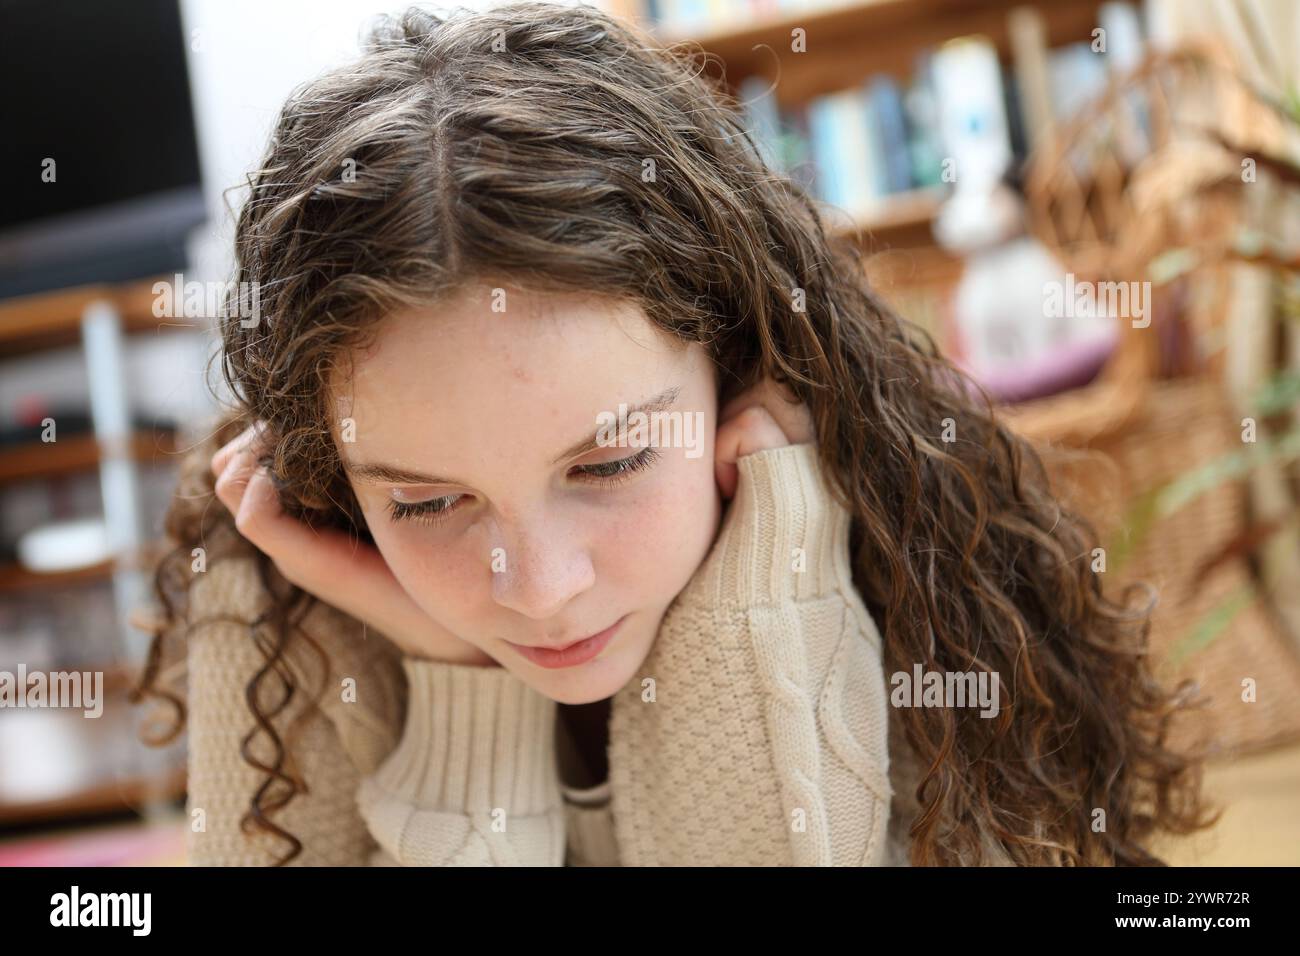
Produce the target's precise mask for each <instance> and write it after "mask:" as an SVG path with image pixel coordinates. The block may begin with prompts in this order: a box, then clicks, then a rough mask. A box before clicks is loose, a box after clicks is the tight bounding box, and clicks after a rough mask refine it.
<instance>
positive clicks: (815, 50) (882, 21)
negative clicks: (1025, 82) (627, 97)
mask: <svg viewBox="0 0 1300 956" xmlns="http://www.w3.org/2000/svg"><path fill="white" fill-rule="evenodd" d="M1102 2H1103V0H859V2H856V3H850V4H847V5H844V6H832V7H827V8H824V9H817V10H811V11H808V12H806V13H799V12H797V11H792V12H789V13H782V14H781V15H780V16H779V17H776V18H774V19H770V20H765V21H760V22H756V23H755V22H751V23H748V24H746V25H744V26H740V27H735V28H730V29H727V28H724V29H721V30H718V31H716V32H703V33H681V32H676V31H674V30H673V29H672V28H671V27H667V28H666V29H663V30H657V31H656V35H657V36H658V37H659V39H660V40H661V41H662V42H664V44H665V45H672V44H675V43H689V44H698V45H699V46H700V47H701V48H702V49H703V50H704V52H706V53H708V54H712V55H714V56H716V57H718V58H719V59H720V60H721V61H722V63H723V64H724V65H725V74H726V81H727V83H728V85H730V86H732V87H733V88H734V87H735V86H736V85H738V84H739V83H740V81H741V80H743V79H745V78H746V77H748V76H753V75H759V76H770V77H776V76H777V75H778V73H777V64H778V63H779V64H780V73H779V75H780V82H779V83H777V85H776V88H775V95H776V98H777V100H778V102H780V103H782V104H784V105H793V104H800V103H806V102H807V101H808V100H811V99H813V98H814V97H817V96H821V95H823V94H826V93H831V92H834V91H835V90H840V89H844V88H845V86H846V85H848V84H850V83H852V81H853V78H854V77H860V78H861V79H863V80H865V79H866V78H867V76H868V75H870V74H875V73H889V74H892V75H894V76H895V77H898V78H906V77H908V76H910V75H911V73H912V70H913V68H914V67H915V65H916V63H915V61H916V56H917V54H918V53H920V52H921V51H922V50H925V49H928V48H931V47H936V46H938V45H940V44H942V43H944V42H946V41H948V40H950V39H953V38H955V37H961V36H968V35H972V34H982V35H983V36H985V37H987V38H988V39H989V40H990V41H991V42H992V43H993V44H994V45H995V46H996V47H997V50H998V54H999V55H1000V56H1001V57H1002V58H1003V59H1004V60H1009V59H1010V56H1011V40H1010V35H1009V32H1008V29H1007V15H1008V14H1009V13H1010V11H1011V10H1012V9H1014V8H1015V7H1020V6H1028V7H1033V8H1035V9H1037V10H1038V11H1039V12H1040V13H1041V14H1042V16H1043V20H1044V24H1045V26H1046V30H1047V43H1048V45H1049V46H1053V47H1055V46H1061V45H1063V44H1066V43H1072V42H1075V41H1080V40H1091V38H1092V30H1093V29H1094V27H1096V25H1097V12H1098V10H1099V9H1100V7H1101V5H1102ZM796 28H799V29H802V30H804V31H805V35H806V37H807V51H806V52H804V53H795V52H793V51H792V50H791V49H790V40H791V31H792V30H794V29H796ZM652 29H654V28H653V27H652ZM715 75H716V73H715Z"/></svg>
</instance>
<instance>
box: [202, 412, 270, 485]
mask: <svg viewBox="0 0 1300 956" xmlns="http://www.w3.org/2000/svg"><path fill="white" fill-rule="evenodd" d="M262 434H263V428H262V423H261V422H260V421H257V422H254V423H253V424H252V425H249V426H248V427H247V428H245V429H244V430H243V431H242V432H240V433H239V434H238V435H236V436H235V437H234V438H232V439H231V440H230V441H228V442H226V443H225V444H224V445H222V446H221V447H220V448H218V449H217V451H216V453H215V454H214V455H213V456H212V461H211V468H212V473H213V474H214V475H220V474H221V473H222V472H223V471H224V470H225V468H226V466H227V465H228V464H230V461H231V459H232V458H234V457H235V455H237V454H239V452H241V451H246V450H254V451H255V450H256V449H257V447H258V445H259V442H260V439H261V437H262Z"/></svg>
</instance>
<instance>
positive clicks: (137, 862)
mask: <svg viewBox="0 0 1300 956" xmlns="http://www.w3.org/2000/svg"><path fill="white" fill-rule="evenodd" d="M1205 782H1206V791H1207V793H1208V794H1209V796H1210V798H1211V799H1212V800H1217V801H1221V802H1222V804H1223V805H1224V806H1225V807H1226V809H1225V811H1224V814H1223V818H1222V819H1221V820H1220V821H1219V823H1218V825H1217V826H1216V827H1215V828H1214V829H1212V830H1208V831H1205V832H1203V833H1199V834H1197V835H1196V836H1194V837H1185V838H1178V839H1172V840H1166V841H1163V842H1162V843H1160V844H1158V845H1157V846H1156V847H1155V850H1156V852H1157V854H1158V855H1160V856H1161V857H1162V859H1165V860H1166V861H1167V862H1168V863H1169V864H1170V865H1172V866H1189V865H1191V866H1234V865H1236V866H1300V743H1296V744H1293V745H1291V746H1289V747H1285V748H1280V749H1276V750H1272V751H1268V752H1265V753H1260V754H1255V755H1253V756H1249V757H1242V758H1238V759H1237V760H1235V761H1233V762H1232V763H1227V764H1218V765H1211V766H1210V767H1208V768H1207V770H1206V776H1205ZM185 826H186V819H185V817H184V815H183V814H177V815H175V816H173V817H166V816H164V817H162V818H160V819H158V820H157V821H155V822H153V823H144V822H135V823H118V824H111V825H104V826H99V827H92V828H86V829H80V830H68V831H55V832H51V833H48V834H42V835H39V836H23V837H14V838H9V839H5V838H3V837H0V867H4V866H183V865H184V863H185V859H184V858H185Z"/></svg>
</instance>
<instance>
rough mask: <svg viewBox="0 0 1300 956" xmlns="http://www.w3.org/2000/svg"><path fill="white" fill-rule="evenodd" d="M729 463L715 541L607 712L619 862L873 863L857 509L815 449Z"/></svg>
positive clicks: (877, 793) (883, 817) (873, 792)
mask: <svg viewBox="0 0 1300 956" xmlns="http://www.w3.org/2000/svg"><path fill="white" fill-rule="evenodd" d="M738 469H739V482H738V486H737V491H736V496H735V498H734V499H733V501H732V503H731V505H730V507H729V509H728V512H727V514H726V516H725V517H724V520H723V524H722V528H721V530H720V531H719V535H718V538H717V540H716V541H715V543H714V546H713V549H712V550H711V552H710V553H709V555H708V557H707V558H706V559H705V561H704V563H703V564H702V565H701V567H700V569H699V570H698V571H697V572H696V574H695V575H694V577H693V578H692V579H691V581H690V582H689V583H688V585H687V587H686V588H685V589H684V590H683V592H682V593H681V594H680V595H679V596H678V598H677V600H676V601H675V602H674V604H673V605H672V606H671V607H670V609H669V611H668V613H667V615H666V616H665V619H664V622H663V624H662V625H661V628H660V633H659V635H658V638H657V640H656V643H655V646H654V648H653V649H652V651H651V654H650V656H649V657H648V658H647V660H646V662H645V663H644V664H643V666H642V668H641V670H640V672H639V674H638V678H637V679H634V680H633V681H631V682H629V684H628V686H626V687H625V688H623V690H622V691H620V694H621V695H624V699H623V700H621V701H619V706H616V707H615V711H614V715H615V716H614V723H613V724H612V726H611V732H610V735H611V756H610V774H611V780H612V783H613V816H614V820H615V822H616V826H617V828H618V840H619V848H620V852H621V854H622V858H623V862H624V863H625V864H626V865H633V866H636V865H760V866H761V865H773V864H783V865H849V866H863V865H882V864H884V863H885V862H887V857H886V837H885V834H886V826H887V823H888V816H889V805H890V798H891V796H892V791H891V788H890V784H889V778H888V753H887V733H888V711H887V709H886V708H887V691H886V684H885V680H884V674H883V670H882V664H881V639H880V635H879V632H878V630H877V628H876V625H875V623H874V622H873V621H872V619H871V617H870V615H869V613H868V612H867V609H866V607H865V605H864V604H863V602H862V599H861V597H860V596H859V595H858V593H857V591H856V590H855V589H854V586H853V583H852V576H851V571H850V563H849V553H848V548H849V530H850V518H849V515H848V513H847V512H846V511H845V509H844V508H843V507H842V506H841V505H840V504H839V503H838V502H836V501H835V500H834V498H833V497H832V496H831V494H830V492H829V489H827V487H826V486H825V484H824V482H823V477H822V474H821V470H820V464H819V460H818V457H817V451H816V447H815V446H814V445H792V446H786V447H783V448H777V449H770V450H767V451H763V452H759V453H757V454H753V455H748V456H745V457H743V458H741V459H740V460H739V462H738ZM632 741H635V746H632V745H631V744H630V742H632Z"/></svg>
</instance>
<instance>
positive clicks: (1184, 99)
mask: <svg viewBox="0 0 1300 956" xmlns="http://www.w3.org/2000/svg"><path fill="white" fill-rule="evenodd" d="M1189 103H1190V107H1189V106H1188V105H1187V104H1189ZM1225 110H1226V111H1227V112H1226V113H1225V112H1224V111H1225ZM1142 111H1145V112H1144V113H1143V112H1142ZM1140 116H1144V117H1145V119H1146V122H1145V123H1142V122H1139V121H1138V120H1139V117H1140ZM1223 116H1228V117H1231V119H1232V123H1233V124H1235V125H1233V126H1232V127H1231V128H1226V127H1225V125H1224V124H1222V123H1221V124H1220V125H1219V126H1218V127H1215V126H1213V125H1212V124H1213V122H1214V120H1215V119H1216V118H1218V117H1223ZM1275 121H1276V116H1275V114H1274V111H1272V110H1271V109H1270V108H1269V107H1268V106H1267V105H1266V104H1262V103H1260V102H1258V101H1257V100H1255V99H1254V98H1252V97H1251V96H1250V94H1249V91H1248V90H1247V89H1246V88H1245V86H1244V84H1242V83H1241V82H1240V80H1238V79H1237V78H1236V76H1235V74H1233V73H1232V71H1231V68H1230V66H1228V65H1227V64H1226V62H1225V61H1224V59H1223V57H1222V56H1221V55H1220V54H1218V53H1217V52H1216V51H1214V50H1211V49H1206V48H1195V49H1185V50H1179V51H1173V52H1171V53H1166V54H1160V55H1157V56H1154V57H1152V58H1150V59H1149V60H1148V61H1147V62H1146V63H1144V64H1143V65H1142V66H1141V67H1140V68H1139V69H1138V70H1136V71H1135V72H1134V73H1132V74H1130V75H1129V76H1128V77H1127V78H1125V79H1123V80H1121V81H1120V82H1118V83H1115V84H1112V86H1111V88H1110V89H1109V90H1108V91H1107V93H1106V95H1105V96H1104V97H1102V98H1101V99H1100V100H1099V101H1098V102H1097V103H1095V104H1094V105H1093V106H1092V107H1091V108H1090V109H1088V110H1087V111H1085V113H1084V115H1081V116H1080V117H1078V118H1077V119H1076V120H1075V121H1074V122H1072V123H1071V124H1069V125H1068V126H1066V127H1063V128H1062V129H1060V130H1059V131H1057V132H1056V134H1055V135H1054V136H1053V137H1052V138H1050V139H1049V140H1048V141H1047V142H1046V143H1044V144H1043V147H1042V148H1041V149H1040V150H1039V151H1038V152H1037V153H1036V154H1035V156H1034V158H1033V162H1032V164H1031V166H1030V168H1029V170H1028V176H1027V180H1026V181H1027V193H1028V196H1029V202H1030V224H1031V229H1032V230H1033V232H1034V233H1035V235H1036V236H1037V237H1038V238H1039V239H1040V240H1041V241H1042V242H1044V243H1045V244H1046V245H1047V247H1048V248H1049V249H1051V250H1052V251H1053V252H1054V253H1055V254H1056V255H1057V256H1058V257H1059V258H1060V259H1061V261H1062V262H1064V263H1065V264H1066V265H1067V268H1069V270H1070V271H1071V272H1072V273H1074V274H1075V276H1076V278H1077V279H1089V280H1092V281H1105V280H1107V279H1112V280H1119V279H1123V280H1130V281H1134V280H1140V279H1145V278H1148V277H1149V271H1148V266H1149V264H1150V262H1151V260H1152V259H1153V258H1154V257H1155V256H1156V255H1157V254H1158V253H1160V252H1161V251H1163V250H1164V249H1168V248H1171V247H1175V246H1179V247H1189V246H1190V247H1195V248H1196V249H1197V250H1199V251H1200V252H1201V253H1202V255H1203V257H1204V259H1206V260H1209V261H1214V260H1215V259H1222V258H1223V257H1224V256H1226V255H1228V254H1229V250H1230V246H1231V234H1232V231H1233V227H1234V226H1235V224H1236V217H1237V215H1238V206H1239V201H1238V199H1237V194H1236V193H1234V191H1233V190H1232V189H1230V188H1224V186H1225V184H1226V183H1227V182H1228V180H1226V179H1225V176H1228V175H1229V174H1230V175H1231V176H1233V177H1236V179H1237V180H1238V182H1239V181H1240V173H1239V170H1240V167H1239V165H1238V164H1237V162H1238V160H1237V155H1236V154H1234V152H1233V150H1232V149H1230V148H1228V147H1226V146H1225V145H1224V140H1225V139H1226V140H1230V141H1233V142H1242V141H1243V140H1242V137H1243V135H1245V134H1243V132H1242V130H1243V129H1254V130H1258V129H1260V128H1262V127H1261V124H1266V123H1267V122H1275ZM1142 130H1146V131H1147V132H1143V131H1142ZM1207 130H1208V132H1207ZM1216 150H1217V151H1218V152H1216ZM1155 291H1156V303H1155V308H1154V310H1153V311H1154V315H1153V317H1152V321H1151V324H1150V326H1149V327H1147V328H1136V327H1134V326H1133V324H1132V323H1129V322H1127V321H1125V322H1123V323H1122V327H1123V332H1122V334H1121V336H1120V340H1119V345H1118V346H1117V348H1116V350H1115V352H1114V353H1113V355H1112V357H1111V359H1110V360H1109V361H1108V363H1107V365H1106V367H1105V368H1104V369H1103V371H1102V373H1101V374H1100V375H1099V376H1098V378H1097V380H1096V381H1094V382H1093V383H1092V384H1091V385H1088V386H1086V387H1084V388H1080V389H1075V390H1072V391H1070V392H1067V393H1063V394H1061V395H1058V396H1052V397H1050V398H1046V399H1041V400H1037V401H1033V402H1028V403H1025V404H1023V405H1019V406H1014V407H1008V408H1006V409H1004V417H1005V418H1006V419H1007V421H1008V423H1009V424H1010V425H1011V427H1012V428H1014V429H1015V430H1017V431H1018V432H1020V433H1021V434H1023V435H1025V436H1026V437H1027V438H1029V439H1030V440H1031V441H1033V442H1035V444H1037V445H1038V446H1039V447H1040V449H1041V450H1042V452H1043V456H1044V462H1045V464H1046V466H1047V468H1048V471H1049V474H1050V475H1051V477H1052V481H1053V485H1054V488H1055V490H1056V492H1057V493H1058V494H1059V495H1060V496H1061V497H1062V498H1063V499H1064V500H1065V501H1066V502H1067V503H1068V504H1070V505H1071V506H1072V507H1074V508H1075V509H1076V510H1078V511H1079V512H1081V513H1082V514H1084V515H1086V516H1087V517H1088V518H1089V519H1090V520H1092V522H1093V523H1094V525H1095V526H1096V527H1097V529H1098V531H1099V532H1100V534H1101V536H1102V540H1103V542H1107V543H1120V542H1121V541H1122V539H1121V538H1120V537H1118V536H1119V535H1121V534H1122V533H1123V531H1124V528H1123V524H1124V521H1123V519H1124V516H1125V512H1126V509H1127V508H1128V507H1129V505H1130V504H1131V503H1133V502H1134V501H1136V500H1138V499H1139V498H1140V496H1142V495H1143V494H1144V493H1146V492H1149V491H1151V490H1153V489H1155V488H1158V487H1160V486H1162V485H1164V484H1166V483H1167V482H1169V481H1170V480H1171V479H1173V478H1175V477H1177V476H1179V475H1182V474H1185V473H1187V472H1189V471H1192V470H1194V469H1196V468H1197V467H1198V466H1200V465H1203V464H1205V463H1207V462H1209V461H1212V460H1215V459H1217V458H1219V457H1221V456H1223V455H1225V454H1227V453H1230V452H1232V451H1234V450H1238V451H1239V450H1240V449H1241V448H1242V443H1241V437H1240V428H1241V424H1240V420H1239V418H1238V417H1237V416H1236V415H1234V413H1233V411H1232V407H1231V405H1230V403H1229V401H1228V400H1227V396H1226V395H1225V394H1224V390H1223V386H1222V383H1221V382H1220V381H1219V380H1218V379H1217V378H1216V377H1215V376H1214V375H1213V374H1211V373H1210V372H1209V371H1208V370H1206V369H1203V368H1202V369H1191V370H1190V374H1187V373H1188V371H1189V370H1188V369H1173V371H1175V372H1182V373H1183V374H1180V375H1177V376H1175V377H1165V376H1168V373H1169V372H1170V371H1171V369H1170V368H1168V367H1167V365H1168V363H1167V361H1162V359H1166V358H1167V352H1168V350H1167V349H1162V348H1161V346H1160V336H1161V335H1163V334H1167V333H1169V332H1170V331H1171V330H1175V329H1177V328H1178V327H1179V322H1180V319H1179V317H1178V312H1179V311H1180V309H1179V305H1180V304H1179V302H1178V301H1177V296H1178V293H1179V292H1180V291H1181V290H1180V287H1179V286H1163V287H1160V286H1157V287H1156V289H1155ZM1221 314H1222V312H1221V311H1220V313H1219V315H1220V316H1221ZM1215 318H1217V317H1216V316H1213V315H1212V316H1210V319H1211V321H1213V320H1214V319H1215ZM1058 449H1074V450H1078V449H1088V450H1092V451H1096V452H1100V453H1101V455H1103V456H1104V458H1100V459H1098V458H1096V457H1093V458H1091V459H1088V460H1081V459H1079V458H1078V457H1077V456H1069V455H1066V456H1060V455H1057V454H1056V453H1055V452H1056V451H1057V450H1058ZM1099 462H1100V464H1099ZM1247 509H1248V502H1247V498H1246V491H1245V487H1244V486H1243V485H1242V484H1240V483H1235V482H1227V483H1224V484H1221V485H1220V486H1218V487H1216V488H1214V489H1212V490H1210V491H1208V492H1206V493H1204V494H1202V495H1200V496H1199V497H1197V498H1195V499H1193V500H1191V501H1189V502H1188V503H1186V504H1185V505H1183V506H1182V507H1181V508H1180V509H1179V510H1178V511H1177V512H1175V513H1173V514H1170V515H1168V516H1166V517H1164V518H1162V519H1159V520H1157V521H1155V522H1154V523H1152V524H1151V525H1150V526H1149V527H1148V528H1147V529H1146V531H1145V534H1144V535H1143V536H1142V537H1141V539H1140V541H1139V542H1138V543H1137V544H1136V546H1135V547H1134V548H1133V550H1132V553H1131V554H1130V555H1129V558H1128V560H1127V561H1126V562H1124V564H1123V566H1122V567H1121V568H1119V569H1117V570H1114V571H1111V572H1110V573H1109V575H1108V577H1109V580H1108V581H1107V591H1108V593H1109V594H1112V595H1116V594H1118V593H1120V591H1121V590H1122V588H1123V587H1124V585H1126V584H1128V583H1131V582H1135V581H1144V582H1147V583H1149V584H1152V585H1154V586H1155V587H1156V588H1157V590H1158V592H1159V597H1160V600H1159V604H1158V606H1157V609H1156V612H1155V614H1154V616H1153V620H1152V631H1151V645H1152V652H1153V659H1154V660H1155V662H1156V666H1157V668H1158V670H1159V672H1160V673H1161V674H1162V676H1164V677H1165V678H1166V679H1168V680H1169V681H1171V682H1172V681H1177V680H1180V679H1182V678H1184V677H1190V678H1192V679H1194V680H1196V681H1197V682H1198V683H1199V685H1200V688H1201V692H1202V695H1203V697H1204V698H1205V700H1206V704H1207V706H1206V707H1205V708H1204V709H1202V710H1201V711H1199V712H1197V713H1195V714H1191V715H1188V716H1186V717H1184V718H1182V721H1181V723H1180V724H1178V725H1176V728H1175V739H1174V743H1175V744H1176V745H1180V746H1198V747H1205V748H1208V749H1210V750H1211V751H1218V752H1224V751H1227V752H1242V751H1249V750H1255V749H1260V748H1264V747H1268V746H1271V745H1275V744H1278V743H1282V742H1286V741H1291V740H1294V739H1297V738H1300V659H1298V658H1297V656H1296V654H1295V653H1294V651H1293V650H1292V645H1291V642H1290V641H1289V640H1288V639H1287V634H1286V632H1285V631H1283V630H1281V627H1282V624H1281V623H1280V621H1279V620H1278V619H1277V618H1276V616H1275V615H1274V614H1273V613H1272V612H1271V610H1270V608H1268V607H1267V605H1266V604H1264V603H1263V602H1261V601H1258V600H1252V601H1251V602H1250V603H1249V605H1248V606H1247V607H1245V609H1243V610H1240V611H1239V612H1238V613H1236V615H1235V616H1234V617H1233V618H1232V620H1231V622H1230V623H1229V624H1228V626H1227V628H1226V629H1225V630H1224V631H1223V632H1222V633H1220V634H1218V636H1217V638H1215V639H1214V640H1212V641H1211V642H1209V643H1208V644H1207V645H1206V646H1203V647H1200V648H1194V647H1189V643H1190V642H1192V641H1193V639H1194V635H1195V634H1196V633H1197V627H1198V625H1200V624H1201V623H1202V622H1205V621H1207V620H1208V619H1210V618H1211V617H1212V616H1213V615H1215V614H1216V613H1226V605H1228V604H1230V603H1231V601H1232V600H1233V599H1234V598H1235V597H1236V596H1238V595H1241V594H1242V593H1250V592H1249V588H1250V587H1251V585H1252V583H1253V582H1252V572H1251V569H1250V567H1249V565H1248V564H1247V562H1246V561H1245V559H1243V558H1237V559H1234V560H1230V561H1221V562H1219V563H1217V564H1216V565H1215V566H1214V570H1213V572H1212V573H1210V574H1209V575H1208V576H1203V577H1201V578H1200V579H1198V577H1197V574H1198V570H1199V569H1201V568H1202V567H1203V565H1205V564H1206V563H1207V561H1208V559H1210V558H1211V556H1214V555H1217V554H1220V553H1221V552H1222V551H1223V550H1224V549H1225V547H1226V546H1227V545H1228V543H1229V541H1231V540H1232V539H1233V538H1234V537H1235V536H1236V535H1238V534H1239V533H1240V532H1241V531H1242V530H1243V529H1244V528H1245V527H1246V523H1247V513H1248V510H1247ZM1247 678H1250V679H1251V680H1253V681H1254V684H1255V688H1256V698H1255V700H1254V701H1253V702H1249V703H1248V702H1246V701H1244V700H1243V690H1244V688H1243V682H1244V681H1246V679H1247Z"/></svg>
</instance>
